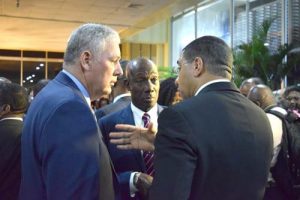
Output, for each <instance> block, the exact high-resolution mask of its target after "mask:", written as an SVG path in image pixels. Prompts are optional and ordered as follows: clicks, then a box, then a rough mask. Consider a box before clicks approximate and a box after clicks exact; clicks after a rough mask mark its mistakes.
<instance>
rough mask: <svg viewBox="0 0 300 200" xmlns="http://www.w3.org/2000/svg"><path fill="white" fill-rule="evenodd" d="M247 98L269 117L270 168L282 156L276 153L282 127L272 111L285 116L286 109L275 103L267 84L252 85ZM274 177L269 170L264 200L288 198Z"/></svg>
mask: <svg viewBox="0 0 300 200" xmlns="http://www.w3.org/2000/svg"><path fill="white" fill-rule="evenodd" d="M248 99H250V100H251V101H252V102H253V103H255V104H256V105H257V106H259V107H260V108H262V109H263V110H264V111H265V112H266V114H267V117H268V119H269V122H270V125H271V128H272V133H273V157H272V160H271V168H272V167H274V166H275V164H276V163H277V160H278V159H280V162H279V163H281V162H282V157H279V158H278V154H279V151H280V150H281V141H282V135H283V127H284V126H283V121H282V119H281V118H280V117H279V116H277V115H276V114H274V113H278V112H279V113H280V115H282V116H285V115H286V111H285V110H284V109H283V108H281V107H279V106H277V105H276V99H275V96H274V95H273V92H272V90H271V89H270V88H269V87H268V86H266V85H263V84H258V85H255V86H253V87H252V88H251V89H250V91H249V93H248ZM271 171H272V170H271ZM286 173H288V171H286V172H285V173H284V174H286ZM287 177H288V176H286V178H285V180H286V181H288V179H287ZM275 178H276V179H274V177H273V174H272V173H271V172H269V177H268V184H267V187H266V191H265V196H264V200H285V199H289V198H288V197H289V196H290V195H289V194H286V193H285V192H284V188H282V187H281V186H282V184H280V180H277V176H276V175H275ZM278 181H279V184H278Z"/></svg>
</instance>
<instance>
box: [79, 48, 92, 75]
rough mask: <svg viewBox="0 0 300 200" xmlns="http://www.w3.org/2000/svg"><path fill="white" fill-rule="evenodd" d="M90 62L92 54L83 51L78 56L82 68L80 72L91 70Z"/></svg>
mask: <svg viewBox="0 0 300 200" xmlns="http://www.w3.org/2000/svg"><path fill="white" fill-rule="evenodd" d="M91 60H92V54H91V52H90V51H84V52H82V53H81V55H80V63H81V66H82V70H84V71H89V70H91V67H92V66H91Z"/></svg>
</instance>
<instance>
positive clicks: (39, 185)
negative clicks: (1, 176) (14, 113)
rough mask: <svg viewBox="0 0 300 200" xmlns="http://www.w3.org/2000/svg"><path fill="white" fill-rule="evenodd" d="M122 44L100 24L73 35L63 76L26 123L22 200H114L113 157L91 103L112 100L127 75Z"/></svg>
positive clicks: (44, 94)
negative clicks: (115, 86)
mask: <svg viewBox="0 0 300 200" xmlns="http://www.w3.org/2000/svg"><path fill="white" fill-rule="evenodd" d="M119 43H120V39H119V36H118V33H117V32H116V31H114V30H112V29H111V28H109V27H107V26H103V25H99V24H85V25H82V26H80V27H79V28H78V29H76V30H75V31H74V32H73V33H72V34H71V36H70V38H69V41H68V44H67V49H66V52H65V55H64V64H63V70H62V71H61V72H60V73H59V74H58V75H57V76H56V77H55V79H54V80H52V81H50V82H49V83H48V84H47V85H46V86H45V88H44V89H43V90H42V91H41V92H40V93H39V94H38V95H37V96H36V97H35V99H34V100H33V102H32V103H31V105H30V108H29V110H28V113H27V115H26V118H25V122H24V129H23V134H22V183H21V190H20V191H21V192H20V199H28V200H35V199H36V200H40V199H48V200H49V199H55V200H58V199H63V200H66V199H82V200H86V199H89V200H90V199H93V200H98V199H103V200H114V199H115V197H114V188H113V173H112V169H111V165H110V159H109V154H108V152H107V149H106V147H105V144H104V142H103V141H102V139H101V133H100V131H99V127H98V124H97V122H96V118H95V115H94V113H93V112H92V108H91V104H90V102H91V100H95V99H99V98H101V96H104V95H109V93H110V92H111V87H112V85H113V84H114V83H115V82H116V79H117V76H118V75H121V74H122V69H121V67H120V63H119V60H120V49H119Z"/></svg>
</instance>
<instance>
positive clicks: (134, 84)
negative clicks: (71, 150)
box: [99, 58, 163, 200]
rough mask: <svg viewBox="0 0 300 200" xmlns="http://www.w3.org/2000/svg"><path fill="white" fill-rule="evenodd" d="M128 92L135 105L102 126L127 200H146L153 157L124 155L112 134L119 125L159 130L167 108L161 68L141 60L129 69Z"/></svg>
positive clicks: (103, 120) (136, 152)
mask: <svg viewBox="0 0 300 200" xmlns="http://www.w3.org/2000/svg"><path fill="white" fill-rule="evenodd" d="M127 76H128V78H127V79H128V90H129V91H130V92H131V97H132V101H131V104H129V105H128V106H126V107H125V108H124V109H122V110H120V111H117V112H114V113H111V114H110V115H106V116H105V117H103V118H101V119H100V120H99V126H100V129H101V132H102V134H103V137H104V141H105V143H106V145H107V146H108V151H109V153H110V156H111V159H112V162H113V163H114V166H115V169H116V172H117V173H118V177H119V180H120V185H121V194H122V199H123V200H128V199H136V200H137V199H139V200H140V199H144V197H145V196H147V194H146V193H145V191H147V190H146V189H145V187H146V188H147V189H148V188H149V187H150V185H151V182H152V177H151V176H152V175H153V154H152V153H148V152H146V151H145V152H141V151H140V150H127V151H122V150H119V149H117V148H116V145H113V144H111V143H110V142H109V133H110V132H112V131H116V128H115V126H116V124H120V123H121V124H130V125H136V126H138V127H148V126H149V125H150V122H152V123H153V124H154V125H153V126H155V127H157V117H158V115H159V113H160V112H161V111H162V110H163V107H162V106H160V105H158V104H157V98H158V91H159V77H158V70H157V66H156V65H155V64H154V63H153V62H152V61H151V60H149V59H147V58H137V59H135V60H132V61H131V62H130V63H129V64H128V65H127Z"/></svg>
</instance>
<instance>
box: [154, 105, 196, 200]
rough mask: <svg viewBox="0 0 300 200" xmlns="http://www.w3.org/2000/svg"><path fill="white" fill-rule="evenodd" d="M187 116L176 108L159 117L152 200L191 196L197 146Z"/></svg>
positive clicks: (168, 109) (173, 199)
mask: <svg viewBox="0 0 300 200" xmlns="http://www.w3.org/2000/svg"><path fill="white" fill-rule="evenodd" d="M191 132H192V131H191V129H190V127H189V126H188V124H187V121H186V119H185V118H184V117H183V116H182V115H180V114H179V113H178V112H176V111H174V110H173V109H172V108H167V109H165V110H164V111H163V112H162V113H161V114H160V116H159V118H158V133H157V137H156V140H155V152H154V155H155V157H154V169H155V175H154V180H153V185H152V187H151V189H150V199H151V200H167V199H172V200H176V199H178V200H185V199H188V198H189V196H190V190H191V185H192V181H193V174H194V173H193V172H194V170H195V168H196V162H197V156H196V152H195V151H196V150H195V149H196V148H195V146H194V145H193V142H192V141H194V138H192V133H191Z"/></svg>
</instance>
